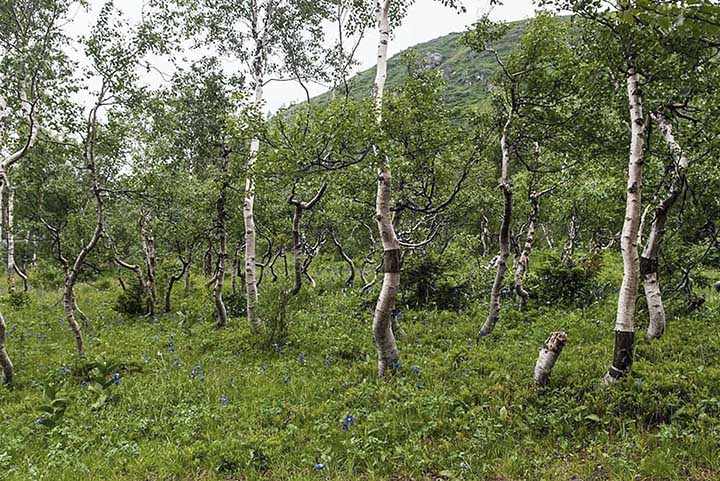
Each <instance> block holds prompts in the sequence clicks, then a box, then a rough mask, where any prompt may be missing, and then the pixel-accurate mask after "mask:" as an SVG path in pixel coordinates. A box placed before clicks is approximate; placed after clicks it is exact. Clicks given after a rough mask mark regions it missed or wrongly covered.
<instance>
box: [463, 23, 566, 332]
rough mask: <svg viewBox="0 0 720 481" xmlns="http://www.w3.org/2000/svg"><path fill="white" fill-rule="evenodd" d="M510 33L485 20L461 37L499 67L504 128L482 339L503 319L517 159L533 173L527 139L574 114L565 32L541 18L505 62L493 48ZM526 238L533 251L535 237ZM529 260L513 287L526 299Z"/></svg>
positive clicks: (503, 26)
mask: <svg viewBox="0 0 720 481" xmlns="http://www.w3.org/2000/svg"><path fill="white" fill-rule="evenodd" d="M508 28H509V27H508V25H507V24H496V23H493V22H491V21H490V20H489V19H488V18H487V17H485V18H483V19H481V20H480V21H479V22H477V23H476V24H475V25H474V27H473V29H471V30H470V31H469V32H468V33H467V34H466V35H465V36H464V37H463V41H464V43H465V44H466V45H468V46H469V47H471V48H472V49H473V50H474V51H475V52H477V53H479V54H482V55H486V56H490V57H491V58H492V59H493V60H494V62H495V63H496V64H497V66H498V74H497V76H496V79H495V83H496V88H495V92H494V94H495V96H494V104H495V107H496V112H497V117H498V124H499V125H501V128H500V169H499V170H500V180H499V188H500V191H501V193H502V198H503V207H502V222H501V225H500V234H499V239H498V241H499V254H498V257H497V262H496V268H497V270H496V273H495V279H494V281H493V285H492V288H491V290H490V303H489V309H488V316H487V318H486V319H485V322H484V323H483V325H482V328H481V329H480V336H486V335H489V334H490V333H492V331H493V329H494V328H495V325H496V324H497V322H498V320H499V319H500V307H501V306H500V304H501V293H502V289H503V286H504V282H505V274H506V272H507V269H508V259H509V257H510V240H511V239H510V234H511V229H512V212H513V189H512V184H511V180H512V176H511V165H512V164H513V160H515V159H517V160H518V161H520V162H522V163H524V164H525V166H526V167H527V168H528V170H532V169H531V167H529V165H528V162H527V161H524V160H522V159H523V157H524V156H525V153H526V152H528V151H534V150H535V149H534V147H532V146H531V145H532V144H533V142H532V141H530V142H528V138H530V139H531V140H532V134H533V129H535V130H536V132H537V131H538V130H541V129H542V128H546V129H548V128H556V127H552V126H554V125H555V124H557V120H558V119H561V118H563V115H564V116H566V117H567V116H571V115H573V114H574V112H572V113H570V112H568V110H569V109H568V107H567V106H568V104H569V103H570V101H569V100H568V99H569V98H572V78H573V77H572V76H571V75H570V74H569V71H570V66H571V65H572V62H573V55H572V52H571V50H570V49H569V46H568V42H567V39H568V32H567V28H566V27H565V26H564V25H562V24H561V23H559V22H558V21H557V19H555V18H552V17H550V16H549V15H547V14H538V16H537V17H536V18H534V19H532V20H530V21H529V22H528V27H527V30H526V32H525V33H524V35H523V37H522V38H521V40H520V42H519V44H518V45H517V46H516V48H515V49H514V50H513V51H512V52H511V54H510V55H509V56H508V57H507V58H501V56H500V55H499V54H498V52H497V50H496V49H495V48H494V47H493V44H494V42H496V41H498V40H499V39H501V38H502V37H503V36H504V35H505V34H506V33H507V31H508ZM534 124H538V125H534ZM538 126H542V127H538ZM546 126H549V127H546ZM535 135H543V134H540V133H536V134H535ZM528 144H529V145H528ZM533 155H534V154H530V155H529V156H533ZM531 201H532V200H531ZM531 226H533V225H532V219H531ZM533 227H534V226H533ZM529 232H530V231H529ZM532 233H533V234H534V229H533V231H532ZM528 238H529V245H530V246H532V236H529V237H528ZM527 244H528V243H527V242H526V246H527ZM528 256H529V249H526V255H524V256H522V255H521V258H520V266H519V267H518V269H519V271H518V274H519V276H518V275H516V284H515V287H516V290H517V291H518V294H519V295H520V296H521V298H522V299H525V297H524V296H523V293H525V291H524V289H522V286H520V289H519V290H518V289H517V280H520V281H521V280H522V277H523V275H524V271H525V270H526V269H527V259H528ZM523 265H524V267H523Z"/></svg>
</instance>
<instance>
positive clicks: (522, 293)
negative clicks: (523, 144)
mask: <svg viewBox="0 0 720 481" xmlns="http://www.w3.org/2000/svg"><path fill="white" fill-rule="evenodd" d="M540 195H541V194H540V193H538V192H533V193H532V194H530V204H531V206H532V213H531V214H530V222H529V223H528V229H527V238H526V239H525V246H524V247H523V250H522V252H521V253H520V259H519V260H518V263H517V268H516V269H515V293H516V294H517V295H518V296H519V297H520V308H521V309H524V308H525V306H526V304H527V301H528V299H529V298H530V295H529V294H528V292H527V291H526V290H525V288H524V287H523V279H524V277H525V273H526V272H527V271H528V268H529V266H530V253H531V252H532V246H533V242H534V241H535V229H536V225H537V222H538V219H539V218H540Z"/></svg>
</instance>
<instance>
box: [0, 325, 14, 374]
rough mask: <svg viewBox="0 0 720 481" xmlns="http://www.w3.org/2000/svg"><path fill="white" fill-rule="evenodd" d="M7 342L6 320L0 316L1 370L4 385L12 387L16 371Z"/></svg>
mask: <svg viewBox="0 0 720 481" xmlns="http://www.w3.org/2000/svg"><path fill="white" fill-rule="evenodd" d="M6 340H7V326H6V325H5V318H4V317H3V315H2V314H0V368H2V372H3V384H5V385H8V386H9V385H10V384H12V382H13V375H14V373H15V370H14V369H13V364H12V362H11V361H10V356H8V353H7V349H6V348H5V341H6Z"/></svg>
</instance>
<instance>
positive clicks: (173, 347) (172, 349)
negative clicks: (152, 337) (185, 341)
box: [168, 339, 175, 352]
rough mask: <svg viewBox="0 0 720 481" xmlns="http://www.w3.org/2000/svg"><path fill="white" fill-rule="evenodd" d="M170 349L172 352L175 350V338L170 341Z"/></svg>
mask: <svg viewBox="0 0 720 481" xmlns="http://www.w3.org/2000/svg"><path fill="white" fill-rule="evenodd" d="M168 349H169V350H170V352H175V341H174V340H173V339H170V340H169V341H168Z"/></svg>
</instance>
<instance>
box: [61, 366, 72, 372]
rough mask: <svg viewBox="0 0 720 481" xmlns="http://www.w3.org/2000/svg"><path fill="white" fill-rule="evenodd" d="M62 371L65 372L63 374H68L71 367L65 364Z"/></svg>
mask: <svg viewBox="0 0 720 481" xmlns="http://www.w3.org/2000/svg"><path fill="white" fill-rule="evenodd" d="M62 372H63V374H68V373H69V372H70V368H69V367H67V366H63V367H62Z"/></svg>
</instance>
